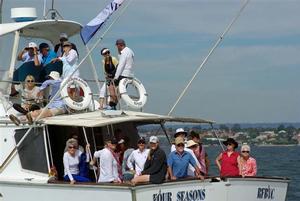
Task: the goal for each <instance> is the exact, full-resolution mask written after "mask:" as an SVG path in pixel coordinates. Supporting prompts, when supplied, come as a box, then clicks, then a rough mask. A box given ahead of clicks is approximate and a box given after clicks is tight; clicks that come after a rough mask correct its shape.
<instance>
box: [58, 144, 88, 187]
mask: <svg viewBox="0 0 300 201" xmlns="http://www.w3.org/2000/svg"><path fill="white" fill-rule="evenodd" d="M67 145H68V151H67V152H65V153H64V156H63V163H64V169H65V171H64V172H65V174H64V180H65V181H70V184H74V183H75V182H89V181H90V180H89V179H88V178H86V177H83V176H80V174H79V173H80V168H79V163H80V160H81V155H82V154H84V153H82V152H81V151H80V150H78V142H77V140H75V139H72V138H71V139H69V140H68V141H67ZM88 149H89V145H87V146H86V152H88ZM86 162H87V163H88V162H89V155H88V154H86Z"/></svg>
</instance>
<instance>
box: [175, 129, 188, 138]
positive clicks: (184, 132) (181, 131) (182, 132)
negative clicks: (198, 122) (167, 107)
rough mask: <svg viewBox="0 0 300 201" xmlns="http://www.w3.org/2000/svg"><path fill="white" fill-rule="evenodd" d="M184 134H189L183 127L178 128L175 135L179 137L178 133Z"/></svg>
mask: <svg viewBox="0 0 300 201" xmlns="http://www.w3.org/2000/svg"><path fill="white" fill-rule="evenodd" d="M180 134H184V136H187V132H186V131H185V130H184V129H183V128H177V129H176V132H175V135H174V137H175V138H176V137H178V135H180Z"/></svg>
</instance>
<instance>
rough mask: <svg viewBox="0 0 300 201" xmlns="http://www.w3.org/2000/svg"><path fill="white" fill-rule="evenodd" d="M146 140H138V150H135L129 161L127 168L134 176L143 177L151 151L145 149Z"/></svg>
mask: <svg viewBox="0 0 300 201" xmlns="http://www.w3.org/2000/svg"><path fill="white" fill-rule="evenodd" d="M145 145H146V140H145V138H140V139H139V140H138V149H136V150H134V151H133V152H132V153H131V154H130V156H129V157H128V160H127V166H128V168H129V169H130V171H132V172H133V173H134V176H135V177H136V176H139V175H141V172H142V171H143V170H144V165H145V162H146V160H147V156H148V154H149V149H145Z"/></svg>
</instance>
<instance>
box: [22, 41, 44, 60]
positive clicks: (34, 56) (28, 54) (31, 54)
mask: <svg viewBox="0 0 300 201" xmlns="http://www.w3.org/2000/svg"><path fill="white" fill-rule="evenodd" d="M17 59H18V61H23V62H24V63H26V62H29V61H33V62H34V65H35V66H40V65H41V63H42V61H43V59H42V56H41V55H40V54H39V52H38V48H37V45H36V43H34V42H30V43H29V44H28V46H27V47H25V48H24V49H23V50H22V51H21V52H20V53H19V54H18V58H17Z"/></svg>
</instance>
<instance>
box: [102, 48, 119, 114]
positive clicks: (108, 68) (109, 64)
mask: <svg viewBox="0 0 300 201" xmlns="http://www.w3.org/2000/svg"><path fill="white" fill-rule="evenodd" d="M101 55H102V56H103V59H102V64H103V71H104V75H105V79H106V83H104V84H103V85H102V87H101V90H100V97H99V104H100V106H99V109H103V105H104V100H105V95H106V91H107V88H108V90H109V95H110V97H111V100H110V102H112V103H109V106H110V107H112V109H115V106H116V103H117V96H116V92H115V88H114V86H113V83H112V79H113V78H114V77H115V74H116V69H117V65H118V60H117V59H116V58H115V57H113V56H111V55H110V50H109V49H108V48H103V49H102V50H101Z"/></svg>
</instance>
